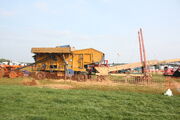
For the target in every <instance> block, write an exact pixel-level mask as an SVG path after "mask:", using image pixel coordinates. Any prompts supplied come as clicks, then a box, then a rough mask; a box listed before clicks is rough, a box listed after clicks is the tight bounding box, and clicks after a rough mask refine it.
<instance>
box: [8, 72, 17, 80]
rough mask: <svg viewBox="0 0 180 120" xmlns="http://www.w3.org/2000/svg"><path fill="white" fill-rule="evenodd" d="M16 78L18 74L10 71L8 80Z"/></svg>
mask: <svg viewBox="0 0 180 120" xmlns="http://www.w3.org/2000/svg"><path fill="white" fill-rule="evenodd" d="M16 77H18V74H17V73H16V72H15V71H11V72H10V73H9V78H16Z"/></svg>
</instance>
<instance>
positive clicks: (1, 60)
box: [0, 58, 10, 62]
mask: <svg viewBox="0 0 180 120" xmlns="http://www.w3.org/2000/svg"><path fill="white" fill-rule="evenodd" d="M0 62H10V60H7V59H4V58H0Z"/></svg>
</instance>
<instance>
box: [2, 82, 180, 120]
mask: <svg viewBox="0 0 180 120" xmlns="http://www.w3.org/2000/svg"><path fill="white" fill-rule="evenodd" d="M0 119H1V120H67V119H71V120H83V119H84V120H85V119H89V120H104V119H107V120H110V119H112V120H120V119H123V120H132V119H134V120H136V119H137V120H144V119H153V120H161V119H163V120H176V119H177V120H178V119H180V97H179V96H174V97H167V96H162V95H157V94H143V93H134V92H123V91H100V90H54V89H48V88H36V87H26V86H17V85H13V86H12V85H0Z"/></svg>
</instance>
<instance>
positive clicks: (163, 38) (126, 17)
mask: <svg viewBox="0 0 180 120" xmlns="http://www.w3.org/2000/svg"><path fill="white" fill-rule="evenodd" d="M140 27H141V28H142V29H143V33H144V40H145V47H146V51H147V57H148V59H159V60H164V59H173V58H180V0H149V1H148V0H0V58H7V59H11V60H15V61H24V62H33V59H32V55H33V54H32V53H31V48H32V47H55V46H59V45H64V44H65V45H66V44H70V45H71V46H75V47H76V49H83V48H95V49H98V50H100V51H102V52H104V53H105V55H106V59H109V61H110V62H137V61H139V60H140V59H139V46H138V39H137V31H138V30H139V28H140Z"/></svg>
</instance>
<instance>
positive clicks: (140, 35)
mask: <svg viewBox="0 0 180 120" xmlns="http://www.w3.org/2000/svg"><path fill="white" fill-rule="evenodd" d="M138 38H139V48H140V59H141V63H142V64H143V73H144V74H146V73H147V61H146V51H145V46H144V39H143V33H142V29H141V28H140V31H138Z"/></svg>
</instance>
